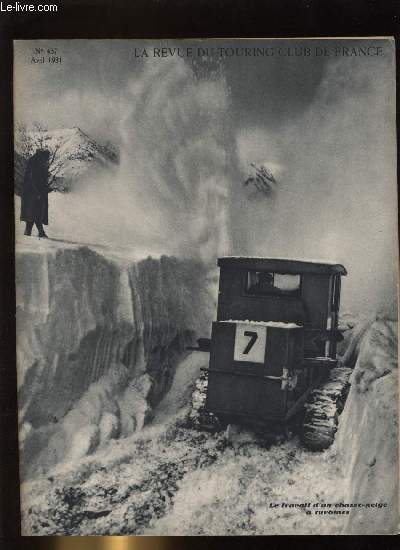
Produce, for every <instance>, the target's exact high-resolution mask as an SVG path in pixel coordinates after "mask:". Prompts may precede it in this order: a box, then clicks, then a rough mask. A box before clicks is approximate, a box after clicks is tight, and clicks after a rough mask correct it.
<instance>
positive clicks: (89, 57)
mask: <svg viewBox="0 0 400 550" xmlns="http://www.w3.org/2000/svg"><path fill="white" fill-rule="evenodd" d="M144 43H145V42H144V41H141V42H138V41H121V40H109V41H100V40H91V41H89V40H69V41H61V40H60V41H27V42H22V41H20V42H18V43H16V47H15V64H16V92H15V94H16V108H17V113H16V114H17V118H21V119H26V120H27V122H28V123H30V122H31V121H32V120H33V119H35V117H36V118H37V119H39V120H42V122H44V123H46V124H47V125H48V126H49V127H60V126H61V127H63V126H83V129H84V130H86V131H87V132H89V133H93V134H95V137H102V138H103V137H105V135H106V133H108V132H111V133H113V132H114V130H115V129H114V128H113V121H114V123H116V122H117V120H116V119H115V115H116V113H117V111H118V105H119V104H120V102H121V101H124V94H125V91H126V86H127V84H128V82H129V81H130V80H132V79H134V78H135V76H137V75H138V74H139V73H140V71H141V69H142V65H143V60H142V59H141V58H136V59H135V58H134V48H135V47H137V48H139V49H141V48H142V47H143V44H144ZM318 43H319V42H318ZM200 44H201V46H202V47H210V48H211V47H214V48H219V47H221V48H230V47H240V48H245V47H248V48H254V47H264V48H265V47H270V48H272V47H273V48H274V49H275V55H273V56H271V55H270V56H268V57H262V56H259V57H251V58H250V57H244V56H243V57H242V56H241V55H235V56H234V57H222V58H221V57H220V58H219V61H220V64H221V65H222V66H223V68H224V71H225V75H226V78H227V82H228V85H229V87H230V90H231V102H232V111H231V114H232V119H233V122H234V124H235V125H238V126H240V127H243V126H248V125H253V124H258V125H261V126H268V127H269V128H274V127H275V126H278V127H279V126H280V125H281V124H282V122H283V121H287V119H288V117H289V118H293V117H296V116H297V115H298V114H300V113H301V112H302V111H303V110H304V109H305V108H307V106H308V105H309V104H310V102H311V101H312V98H313V96H314V94H315V91H316V89H317V88H318V86H319V83H320V82H321V79H322V78H323V75H324V70H325V66H326V63H327V58H324V57H316V56H315V55H313V56H310V57H307V56H304V55H301V56H292V57H287V56H285V55H280V56H278V55H277V53H276V52H277V50H278V48H287V47H289V46H290V47H291V48H293V49H294V47H295V46H297V47H298V51H301V50H300V48H305V47H312V48H315V47H316V44H317V42H316V41H304V40H303V41H295V43H294V42H293V41H281V40H280V41H272V40H269V41H267V42H266V41H255V40H241V41H235V42H233V41H227V40H218V41H215V40H214V41H211V40H208V41H205V42H201V43H200V42H195V43H193V42H192V43H190V42H186V43H185V46H192V47H193V48H194V50H196V48H197V47H198V46H199V45H200ZM154 45H156V46H157V47H158V46H161V45H162V46H167V47H168V46H170V47H174V46H175V47H176V46H178V45H179V46H181V47H182V45H183V42H182V41H181V42H180V43H177V42H175V43H174V42H171V41H169V42H163V43H162V44H160V43H159V44H156V43H154V42H150V41H146V47H147V51H148V52H150V51H151V49H152V47H153V46H154ZM35 47H36V48H37V47H44V48H48V47H57V55H60V56H61V57H62V63H61V65H58V64H57V65H49V64H47V63H46V64H44V65H41V64H32V63H31V59H32V51H33V48H35ZM281 53H284V51H283V52H281ZM217 57H218V56H217ZM90 95H92V100H90ZM27 106H29V109H27ZM96 111H97V112H96ZM117 118H118V117H117Z"/></svg>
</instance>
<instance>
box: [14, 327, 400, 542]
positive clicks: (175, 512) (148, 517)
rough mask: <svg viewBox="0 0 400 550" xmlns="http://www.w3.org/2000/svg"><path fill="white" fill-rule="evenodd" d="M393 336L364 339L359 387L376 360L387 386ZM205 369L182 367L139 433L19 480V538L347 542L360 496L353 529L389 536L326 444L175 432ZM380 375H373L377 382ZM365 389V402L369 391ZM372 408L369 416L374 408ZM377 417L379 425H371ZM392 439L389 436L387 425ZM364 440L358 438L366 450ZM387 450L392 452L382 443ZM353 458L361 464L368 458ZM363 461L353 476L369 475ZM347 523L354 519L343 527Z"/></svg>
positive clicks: (188, 362) (383, 462)
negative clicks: (285, 537)
mask: <svg viewBox="0 0 400 550" xmlns="http://www.w3.org/2000/svg"><path fill="white" fill-rule="evenodd" d="M396 327H397V325H396V324H395V323H390V322H383V321H382V322H377V323H374V325H372V328H371V329H369V330H368V331H367V335H366V336H365V337H364V338H365V345H364V346H361V352H360V359H363V362H360V360H359V361H358V363H357V366H356V373H357V372H358V377H359V376H360V375H361V374H362V372H363V369H364V370H365V368H366V369H369V370H370V369H371V365H372V364H374V365H375V367H376V366H377V365H378V361H381V363H382V365H383V364H384V365H386V367H385V369H386V370H385V373H386V374H387V375H388V376H395V374H396V373H395V370H394V369H396V366H397V363H396V338H395V331H396ZM360 332H361V333H362V331H360ZM388 338H389V339H390V341H389V340H388ZM371 342H372V343H373V348H371ZM371 349H372V351H371ZM363 350H364V351H363ZM379 357H380V358H381V359H382V358H383V362H382V360H381V359H377V358H379ZM205 362H206V356H205V354H202V353H198V354H189V355H188V356H187V357H186V358H185V359H184V361H183V362H182V363H181V364H180V366H179V368H178V370H177V372H176V376H175V379H174V383H173V385H172V387H171V389H170V391H169V393H168V394H167V395H166V396H165V398H164V399H163V401H161V403H160V404H159V406H158V408H157V409H156V411H155V416H154V418H153V421H152V423H151V424H150V425H149V426H147V427H145V428H144V429H143V430H141V431H140V432H136V433H135V434H133V435H131V436H130V437H128V438H125V439H119V440H111V441H109V442H108V443H107V444H106V445H105V446H103V447H101V448H100V449H98V450H97V451H96V453H95V454H93V455H90V456H87V457H85V458H82V459H80V460H79V461H77V462H74V463H72V462H70V463H66V464H64V465H59V466H58V467H57V468H55V469H53V470H52V471H51V472H49V473H48V475H47V477H43V478H36V479H34V480H30V481H26V482H25V483H24V484H23V486H22V492H23V497H24V502H25V506H24V509H23V530H24V533H25V534H30V535H34V534H40V535H54V534H65V535H89V534H91V535H93V534H98V535H112V534H114V535H128V534H131V535H134V534H135V535H138V534H146V535H249V534H253V535H262V534H333V533H336V534H339V533H342V532H349V529H350V530H351V531H352V532H355V531H357V525H359V523H357V522H358V521H359V519H360V517H361V516H360V515H357V514H355V513H354V512H355V511H354V510H352V509H351V508H349V506H350V505H354V504H355V503H356V502H357V501H358V496H359V495H362V499H361V500H362V503H363V505H365V504H371V505H373V506H371V507H370V508H364V509H363V512H362V521H364V522H365V521H367V523H368V521H369V522H370V523H371V525H374V529H375V531H374V532H376V531H377V530H378V531H379V530H381V531H385V530H389V531H390V529H393V525H392V523H393V518H395V517H396V510H395V509H394V508H392V509H389V508H387V509H386V510H385V509H380V510H379V513H381V512H382V514H383V515H381V516H379V514H378V511H377V508H376V507H374V505H375V504H379V503H381V504H382V498H379V497H378V495H377V493H374V494H372V493H370V492H368V486H365V487H362V485H363V482H362V480H355V478H354V477H352V478H351V479H349V478H348V475H347V477H346V471H347V472H348V468H349V464H348V461H347V462H346V461H344V462H343V456H345V453H343V449H342V448H341V447H340V446H338V445H336V444H335V445H334V446H333V447H332V448H331V449H329V450H328V451H326V452H324V453H312V452H309V451H306V450H305V449H303V448H302V447H301V445H300V443H299V441H298V440H297V438H296V437H293V438H292V439H290V440H288V441H285V440H283V439H282V440H275V441H266V440H260V439H256V437H255V436H254V435H253V434H252V433H250V432H247V431H244V430H239V429H238V428H236V430H235V433H234V434H233V436H232V437H231V438H230V439H229V440H227V439H226V437H225V435H224V434H223V433H220V434H209V433H203V432H199V431H195V430H191V429H188V428H187V427H185V418H186V414H187V412H188V402H189V397H190V394H191V389H192V388H193V383H194V381H195V379H196V377H197V376H198V374H199V370H200V367H201V366H202V365H204V363H205ZM385 373H384V374H380V375H379V376H380V378H379V380H380V383H381V382H382V380H384V378H382V377H384V376H385V375H386V374H385ZM356 378H357V377H356ZM387 383H390V379H389V378H387ZM370 390H371V391H370V394H369V395H373V394H374V391H375V390H374V389H373V387H372V386H371V388H370ZM352 391H353V394H354V397H351V400H352V401H351V402H350V404H349V401H348V405H347V407H348V406H349V405H350V406H351V407H352V408H353V412H352V415H357V414H358V413H357V410H354V407H357V400H358V399H360V398H362V399H364V400H365V398H363V397H362V396H361V397H357V395H359V393H357V392H358V389H357V385H355V387H354V389H353V390H352ZM395 393H396V392H395ZM378 396H379V394H378ZM367 399H368V396H367ZM370 405H371V406H373V407H378V406H379V403H371V404H370ZM363 406H364V407H365V406H368V405H363ZM388 406H389V408H390V406H391V405H390V403H389V404H388ZM394 406H395V403H394V404H393V407H394ZM345 412H346V409H345ZM345 412H344V413H343V414H344V415H345ZM395 416H396V415H395ZM376 418H377V422H378V423H379V415H376ZM385 418H386V417H385ZM386 422H387V418H386ZM392 428H393V430H395V429H396V428H397V424H396V418H394V421H393V422H392ZM339 430H340V428H339ZM344 430H346V433H344V432H343V431H342V433H341V434H339V435H340V437H339V439H340V440H341V445H342V444H343V441H345V442H346V440H348V439H349V437H350V434H349V432H348V430H352V434H351V438H352V445H353V446H354V445H356V439H355V438H357V437H358V436H357V433H358V432H357V426H352V424H351V423H349V422H348V421H346V423H345V426H344ZM380 432H381V430H380V429H379V426H375V431H374V434H375V435H376V436H377V437H378V436H379V433H380ZM374 434H370V437H369V438H367V439H368V441H369V443H368V445H367V447H370V446H371V445H372V440H373V439H374ZM360 438H361V436H360ZM371 438H372V439H371ZM360 441H363V440H362V439H360ZM364 443H365V441H364ZM364 443H363V444H364ZM388 444H389V447H388V449H390V445H391V443H390V441H389V442H388ZM380 446H381V449H382V453H381V459H379V458H378V459H376V460H375V462H374V463H373V464H372V466H373V467H374V468H383V469H384V468H387V465H388V462H387V461H388V457H389V453H388V452H386V451H385V449H384V446H385V442H381V443H380ZM363 455H365V457H364V458H365V461H367V462H368V461H369V458H368V457H367V455H368V449H365V450H364V454H363ZM362 461H363V462H362V464H361V462H360V464H359V465H358V468H367V469H368V468H370V466H369V465H368V464H367V463H366V464H364V462H365V461H364V459H362ZM391 473H392V474H393V473H394V472H393V471H392V472H391ZM387 475H390V472H387ZM352 476H353V474H352ZM355 481H356V482H357V487H356V492H354V490H353V491H352V492H349V483H350V485H353V486H354V483H353V482H355ZM353 489H354V487H353ZM360 491H361V493H360ZM375 500H376V502H375ZM360 502H361V501H360ZM377 514H378V515H377ZM385 514H386V515H385ZM379 517H380V518H381V519H380V520H379V521H378V522H377V521H376V519H377V518H379ZM349 518H354V519H353V520H352V525H351V526H350V527H349V524H348V522H349ZM368 518H369V519H368ZM374 518H375V523H374ZM346 525H347V527H346Z"/></svg>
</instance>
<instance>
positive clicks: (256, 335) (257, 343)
mask: <svg viewBox="0 0 400 550" xmlns="http://www.w3.org/2000/svg"><path fill="white" fill-rule="evenodd" d="M266 342H267V327H265V326H262V325H249V324H247V323H246V324H245V323H238V324H237V325H236V335H235V351H234V355H233V359H234V361H247V362H249V363H264V361H265V345H266Z"/></svg>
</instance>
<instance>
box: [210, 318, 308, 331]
mask: <svg viewBox="0 0 400 550" xmlns="http://www.w3.org/2000/svg"><path fill="white" fill-rule="evenodd" d="M220 323H233V324H235V325H259V326H262V327H270V328H286V329H290V328H301V325H297V324H296V323H282V322H279V321H249V320H247V319H246V321H236V320H235V319H227V320H226V321H220Z"/></svg>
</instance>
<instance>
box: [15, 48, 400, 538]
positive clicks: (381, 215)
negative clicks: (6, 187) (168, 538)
mask: <svg viewBox="0 0 400 550" xmlns="http://www.w3.org/2000/svg"><path fill="white" fill-rule="evenodd" d="M13 85H14V121H15V131H14V141H15V152H14V155H15V216H16V244H15V247H16V249H15V250H16V300H17V303H16V306H17V373H18V408H19V446H20V478H21V513H22V533H23V535H281V534H285V535H288V534H290V535H294V534H394V533H396V532H397V528H398V374H397V266H398V240H397V190H396V126H395V90H396V89H395V47H394V41H393V39H391V38H390V37H387V38H371V37H369V38H365V39H352V38H346V39H338V38H337V39H290V40H289V39H286V40H285V39H243V40H242V39H215V40H212V39H202V40H162V41H157V40H111V39H102V40H83V39H74V40H72V39H70V40H16V41H15V42H14V84H13Z"/></svg>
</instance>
